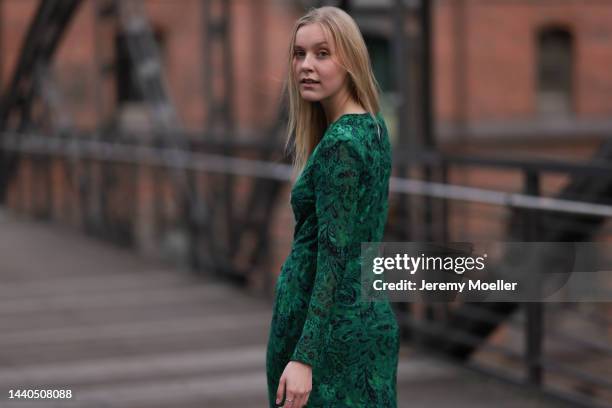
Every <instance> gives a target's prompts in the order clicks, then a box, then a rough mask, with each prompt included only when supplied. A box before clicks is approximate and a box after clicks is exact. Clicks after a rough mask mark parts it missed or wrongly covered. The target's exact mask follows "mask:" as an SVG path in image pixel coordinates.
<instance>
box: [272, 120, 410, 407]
mask: <svg viewBox="0 0 612 408" xmlns="http://www.w3.org/2000/svg"><path fill="white" fill-rule="evenodd" d="M379 130H380V132H379ZM390 175H391V146H390V143H389V138H388V134H387V128H386V125H385V123H384V120H383V118H382V116H381V115H380V114H379V115H377V116H376V118H373V117H372V116H370V115H369V114H367V113H365V114H346V115H343V116H341V117H340V118H339V119H338V120H337V121H336V122H334V123H333V124H331V125H330V126H329V127H328V128H327V130H326V131H325V134H324V135H323V137H322V138H321V140H320V142H319V143H318V144H317V146H316V147H315V149H314V151H313V152H312V154H311V155H310V157H309V158H308V161H307V162H306V166H305V167H304V170H303V171H302V173H301V174H300V176H299V177H298V179H297V181H296V182H295V184H294V186H293V188H292V190H291V200H290V201H291V207H292V210H293V214H294V217H295V221H296V224H295V230H294V234H293V243H292V246H291V252H290V253H289V256H288V257H287V259H286V260H285V262H284V263H283V266H282V268H281V273H280V275H279V278H278V280H277V282H276V286H275V290H274V293H275V294H274V304H273V311H272V322H271V326H270V334H269V340H268V346H267V352H266V370H267V381H268V396H269V401H270V407H277V406H282V404H283V403H284V401H282V402H281V404H280V405H276V404H275V399H276V390H277V388H278V383H279V380H280V376H281V374H282V373H283V370H284V369H285V366H286V365H287V363H288V362H289V361H292V360H293V361H300V362H303V363H306V364H308V365H310V366H311V367H312V374H313V377H312V391H311V393H310V397H309V399H308V404H307V405H306V406H307V407H309V408H332V407H333V408H341V407H364V408H366V407H367V408H390V407H393V408H395V407H396V406H397V402H396V399H397V398H396V377H397V363H398V352H399V328H398V325H397V322H396V319H395V314H394V313H393V310H392V309H391V305H390V304H389V302H388V301H376V302H366V301H362V300H361V283H360V279H361V264H360V259H359V258H360V251H361V242H375V241H381V240H382V238H383V233H384V228H385V223H386V220H387V212H388V203H387V199H388V194H389V177H390Z"/></svg>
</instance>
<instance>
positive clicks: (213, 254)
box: [0, 0, 612, 408]
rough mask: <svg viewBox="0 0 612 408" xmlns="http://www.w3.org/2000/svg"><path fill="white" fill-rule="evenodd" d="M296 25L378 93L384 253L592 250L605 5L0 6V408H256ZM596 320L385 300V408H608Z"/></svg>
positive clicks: (611, 33)
mask: <svg viewBox="0 0 612 408" xmlns="http://www.w3.org/2000/svg"><path fill="white" fill-rule="evenodd" d="M321 5H336V6H339V7H342V8H343V9H345V10H346V11H348V12H349V13H350V14H351V15H352V16H353V17H354V18H355V20H356V21H357V23H358V24H359V26H360V28H361V30H362V32H363V34H364V37H365V40H366V43H367V46H368V49H369V52H370V56H371V58H372V62H373V66H374V71H375V74H376V77H377V79H378V82H379V83H380V86H381V89H382V102H383V104H382V105H383V106H382V113H383V115H384V117H385V119H386V121H387V124H388V126H389V130H390V138H391V141H392V144H393V150H394V156H393V165H394V167H393V178H392V182H391V189H390V197H389V219H388V224H387V226H386V233H385V241H436V242H444V241H494V240H499V241H567V242H610V241H611V238H612V235H611V233H610V232H611V228H610V227H611V224H610V219H611V217H612V163H611V161H612V139H611V137H612V74H611V71H610V67H611V66H612V2H611V1H609V0H540V1H522V0H435V1H434V0H431V1H429V0H344V1H310V0H121V1H118V0H0V93H1V96H2V99H1V105H0V132H1V133H0V220H1V222H2V228H0V280H1V281H2V284H1V285H0V344H1V345H2V347H0V384H1V385H2V386H1V387H0V388H2V392H3V396H2V400H0V401H2V402H0V406H3V407H4V406H12V405H11V404H16V405H15V406H19V407H24V406H27V405H25V404H27V403H26V402H23V401H21V402H16V401H15V400H11V399H9V398H8V395H9V390H11V389H13V390H16V389H35V388H38V389H42V388H44V389H71V390H72V391H73V394H74V395H75V398H74V399H73V400H72V401H61V400H53V401H52V402H51V401H50V402H49V405H45V406H76V407H134V408H135V407H148V408H151V407H196V406H198V407H234V406H235V407H238V406H240V407H264V406H267V405H266V404H267V402H266V383H265V365H264V363H265V361H264V360H265V342H266V340H267V334H268V330H269V322H270V319H271V302H272V296H273V288H274V283H275V280H276V277H277V276H278V273H279V272H280V267H281V265H282V263H283V262H284V260H285V258H286V256H287V255H288V253H289V251H290V249H291V243H292V236H293V228H294V219H293V214H292V212H291V207H290V205H289V192H290V188H291V184H290V183H291V180H290V165H289V164H290V158H289V157H288V155H287V154H286V149H285V142H286V140H285V139H286V138H285V133H284V131H285V125H286V101H285V99H284V96H283V95H282V94H281V88H282V85H283V82H284V81H285V75H286V68H287V63H288V56H287V52H288V46H289V44H288V41H289V35H290V31H291V28H292V26H293V24H294V22H295V20H296V19H297V18H299V17H300V16H301V15H302V14H303V13H304V12H305V11H306V10H307V9H308V8H309V7H312V6H321ZM608 255H609V254H608ZM600 300H601V299H600ZM600 300H599V301H597V300H596V299H594V301H593V302H557V303H511V302H504V303H461V302H448V303H431V304H426V303H394V304H393V305H394V308H395V310H396V312H397V317H398V321H399V323H400V326H401V328H402V341H403V343H402V350H401V361H400V366H399V374H398V387H399V388H398V393H399V407H446V406H451V405H452V406H455V407H457V406H460V407H461V406H466V407H467V406H470V407H485V406H486V407H489V406H491V405H495V406H498V405H499V406H506V407H519V406H520V407H532V406H533V407H535V406H538V407H549V406H550V407H553V406H555V407H565V406H585V407H591V406H612V368H611V367H612V344H611V343H612V342H611V338H612V326H611V323H612V306H611V305H610V303H609V302H603V301H600ZM34 403H35V402H34ZM34 403H32V404H33V405H34ZM36 406H40V405H36Z"/></svg>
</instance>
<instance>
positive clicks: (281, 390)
mask: <svg viewBox="0 0 612 408" xmlns="http://www.w3.org/2000/svg"><path fill="white" fill-rule="evenodd" d="M284 391H285V377H284V376H281V379H280V381H279V382H278V389H277V390H276V404H277V405H278V404H280V403H281V402H282V401H283V394H284Z"/></svg>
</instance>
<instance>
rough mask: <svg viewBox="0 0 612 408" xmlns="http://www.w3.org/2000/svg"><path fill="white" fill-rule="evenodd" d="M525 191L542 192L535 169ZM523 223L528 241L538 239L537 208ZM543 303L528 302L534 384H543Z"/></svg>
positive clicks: (529, 369) (529, 352) (528, 173)
mask: <svg viewBox="0 0 612 408" xmlns="http://www.w3.org/2000/svg"><path fill="white" fill-rule="evenodd" d="M525 193H526V194H529V195H533V196H536V197H537V196H539V194H540V177H539V174H538V173H537V172H535V171H526V172H525ZM524 214H525V217H524V220H525V224H524V225H523V234H524V240H525V241H526V242H530V241H537V240H538V232H539V231H538V229H539V226H538V221H539V218H540V217H539V214H538V213H537V212H536V210H525V211H524ZM534 284H535V285H537V286H538V287H539V286H540V274H539V273H537V274H536V276H534ZM543 312H544V309H543V305H542V303H541V302H526V303H525V313H526V336H525V358H526V363H527V381H528V382H530V383H532V384H534V385H541V384H542V365H541V362H540V361H541V357H542V335H543Z"/></svg>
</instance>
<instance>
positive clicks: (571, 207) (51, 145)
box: [1, 135, 612, 217]
mask: <svg viewBox="0 0 612 408" xmlns="http://www.w3.org/2000/svg"><path fill="white" fill-rule="evenodd" d="M1 146H2V148H3V149H5V150H10V151H15V152H24V153H32V154H46V155H57V156H65V157H71V158H86V159H93V160H104V161H114V162H121V163H132V164H139V163H142V164H148V165H154V166H164V167H170V168H175V169H189V170H196V171H209V172H217V173H224V174H234V175H242V176H251V177H261V178H270V179H275V180H281V181H289V180H291V166H290V165H288V164H284V163H275V162H269V161H263V160H254V159H242V158H237V157H231V156H225V155H219V154H210V153H196V152H190V151H185V150H184V149H175V148H156V147H150V146H133V145H127V144H121V143H111V142H101V141H91V140H78V139H76V138H72V139H62V138H54V137H41V136H37V137H23V136H20V137H15V136H13V137H6V135H5V137H3V138H2V142H1ZM390 191H392V192H394V193H403V194H416V195H423V196H429V197H437V198H444V199H453V200H459V201H468V202H476V203H484V204H492V205H499V206H507V207H514V208H527V209H534V210H544V211H556V212H562V213H572V214H583V215H595V216H602V217H612V206H607V205H602V204H592V203H585V202H580V201H571V200H562V199H556V198H548V197H534V196H529V195H525V194H519V193H509V192H503V191H494V190H486V189H481V188H476V187H464V186H457V185H450V184H443V183H435V182H425V181H421V180H416V179H403V178H398V177H391V180H390Z"/></svg>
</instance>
